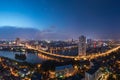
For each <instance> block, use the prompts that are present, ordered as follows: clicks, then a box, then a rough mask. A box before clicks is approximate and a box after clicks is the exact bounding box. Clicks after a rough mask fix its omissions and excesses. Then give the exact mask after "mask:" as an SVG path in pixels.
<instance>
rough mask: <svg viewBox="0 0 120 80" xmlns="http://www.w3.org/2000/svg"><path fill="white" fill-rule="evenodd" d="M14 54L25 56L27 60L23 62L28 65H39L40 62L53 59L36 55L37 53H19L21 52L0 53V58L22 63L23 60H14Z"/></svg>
mask: <svg viewBox="0 0 120 80" xmlns="http://www.w3.org/2000/svg"><path fill="white" fill-rule="evenodd" d="M15 54H26V57H27V58H26V60H25V61H26V62H28V63H41V62H42V61H45V60H49V59H50V60H51V59H53V58H50V57H47V56H45V55H42V54H40V53H38V54H37V53H21V52H9V51H0V56H3V57H8V58H10V59H13V60H17V61H20V62H24V61H23V60H18V59H15Z"/></svg>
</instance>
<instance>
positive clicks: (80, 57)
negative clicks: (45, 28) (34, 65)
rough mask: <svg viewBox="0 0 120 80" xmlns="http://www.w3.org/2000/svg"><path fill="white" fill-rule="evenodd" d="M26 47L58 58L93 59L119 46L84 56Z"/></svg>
mask: <svg viewBox="0 0 120 80" xmlns="http://www.w3.org/2000/svg"><path fill="white" fill-rule="evenodd" d="M26 47H27V48H28V49H33V50H37V51H39V52H41V53H44V54H46V55H50V56H54V57H60V58H66V59H75V60H82V59H87V60H88V59H89V60H90V59H94V58H97V57H102V56H106V55H109V54H110V53H111V52H113V51H116V50H118V49H120V46H117V47H115V48H112V49H110V50H108V51H106V52H104V53H95V54H91V55H86V56H65V55H60V54H53V53H49V52H46V51H43V50H40V49H36V48H34V47H32V46H29V45H26Z"/></svg>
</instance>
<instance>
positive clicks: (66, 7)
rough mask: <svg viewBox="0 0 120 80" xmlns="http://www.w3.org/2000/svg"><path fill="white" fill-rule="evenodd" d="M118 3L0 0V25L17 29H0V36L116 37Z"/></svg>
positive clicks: (100, 0)
mask: <svg viewBox="0 0 120 80" xmlns="http://www.w3.org/2000/svg"><path fill="white" fill-rule="evenodd" d="M119 3H120V1H118V0H117V1H114V0H85V1H84V0H0V26H14V27H16V29H14V30H17V31H12V30H10V29H7V30H8V31H6V30H4V29H3V31H1V30H0V31H1V32H0V36H1V37H2V38H6V39H7V38H8V39H9V38H15V37H16V36H18V34H19V36H20V37H25V38H27V39H29V38H30V39H32V38H33V39H41V38H42V39H54V40H55V39H71V38H73V39H76V38H77V37H79V36H80V35H85V36H87V37H88V38H94V39H109V38H110V39H119V38H120V31H119V30H120V23H119V22H120V5H119ZM18 28H20V29H21V28H23V30H24V32H22V31H21V30H18ZM28 28H29V30H27V29H28ZM30 29H31V30H30ZM33 29H34V30H33ZM9 31H10V32H9ZM25 31H26V32H25ZM23 33H24V34H25V35H24V34H23ZM31 34H34V35H35V36H31ZM38 37H39V38H38Z"/></svg>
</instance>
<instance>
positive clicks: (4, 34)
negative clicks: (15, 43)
mask: <svg viewBox="0 0 120 80" xmlns="http://www.w3.org/2000/svg"><path fill="white" fill-rule="evenodd" d="M53 28H54V27H50V28H48V29H45V30H42V31H40V30H38V29H33V28H18V27H11V26H4V27H0V39H8V40H14V39H16V38H17V37H19V38H21V39H23V40H29V39H30V40H31V39H35V40H36V39H37V40H42V39H48V40H56V39H64V38H65V37H67V36H66V35H64V34H61V33H56V32H55V31H54V30H53Z"/></svg>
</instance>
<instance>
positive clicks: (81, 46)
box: [78, 35, 86, 56]
mask: <svg viewBox="0 0 120 80" xmlns="http://www.w3.org/2000/svg"><path fill="white" fill-rule="evenodd" d="M80 55H86V37H85V36H83V35H82V36H80V37H79V43H78V56H80Z"/></svg>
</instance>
